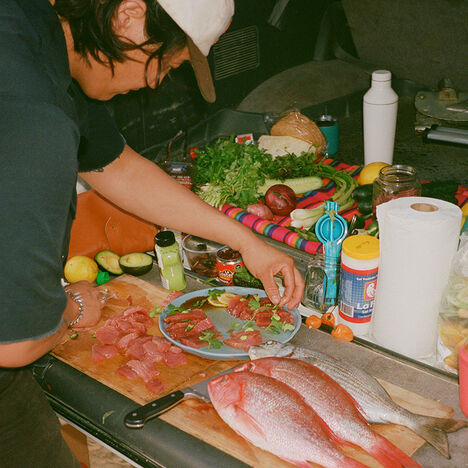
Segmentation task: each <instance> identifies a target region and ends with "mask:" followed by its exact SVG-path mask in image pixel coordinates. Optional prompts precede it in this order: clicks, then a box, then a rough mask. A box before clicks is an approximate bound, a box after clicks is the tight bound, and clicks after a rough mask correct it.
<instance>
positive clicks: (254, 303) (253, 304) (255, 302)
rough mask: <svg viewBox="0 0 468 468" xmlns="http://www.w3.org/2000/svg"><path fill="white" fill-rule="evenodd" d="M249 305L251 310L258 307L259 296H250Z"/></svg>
mask: <svg viewBox="0 0 468 468" xmlns="http://www.w3.org/2000/svg"><path fill="white" fill-rule="evenodd" d="M249 307H250V308H251V309H252V310H256V309H258V308H259V307H260V298H259V297H258V294H255V295H253V296H252V298H251V299H250V301H249Z"/></svg>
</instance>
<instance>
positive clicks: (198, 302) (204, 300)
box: [193, 298, 206, 307]
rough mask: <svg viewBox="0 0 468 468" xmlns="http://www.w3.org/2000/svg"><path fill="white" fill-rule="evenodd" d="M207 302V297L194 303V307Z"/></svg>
mask: <svg viewBox="0 0 468 468" xmlns="http://www.w3.org/2000/svg"><path fill="white" fill-rule="evenodd" d="M205 302H206V298H204V299H200V300H199V301H196V302H194V303H193V307H201V306H202V305H203V304H204V303H205Z"/></svg>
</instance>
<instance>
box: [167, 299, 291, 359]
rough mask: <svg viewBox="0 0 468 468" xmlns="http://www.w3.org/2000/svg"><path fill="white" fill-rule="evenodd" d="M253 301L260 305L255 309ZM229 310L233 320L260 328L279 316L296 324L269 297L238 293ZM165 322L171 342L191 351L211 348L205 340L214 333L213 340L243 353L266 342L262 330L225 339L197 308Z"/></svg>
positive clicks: (288, 322)
mask: <svg viewBox="0 0 468 468" xmlns="http://www.w3.org/2000/svg"><path fill="white" fill-rule="evenodd" d="M251 300H254V302H255V304H258V306H257V307H252V303H251ZM226 310H227V311H228V312H229V314H231V315H232V316H233V317H234V318H238V319H240V320H246V321H251V322H252V323H254V324H255V325H256V326H257V327H260V328H266V327H269V326H270V325H271V323H272V318H273V316H274V315H276V316H279V321H281V322H282V323H286V324H294V317H293V316H292V315H291V314H290V313H289V312H288V311H287V310H285V309H282V308H275V306H274V305H273V304H272V303H271V301H270V300H269V299H268V298H266V297H264V298H258V296H254V295H241V294H237V295H235V296H234V297H233V298H232V299H231V300H230V301H229V303H228V305H227V307H226ZM164 323H166V324H167V327H166V329H165V331H166V332H167V333H168V334H169V336H170V337H171V338H172V339H174V340H177V341H179V342H180V343H182V344H183V345H186V346H190V347H192V348H203V347H204V346H208V345H209V343H210V340H206V339H204V338H203V335H205V336H206V333H207V332H211V333H210V335H211V340H213V339H216V340H219V341H223V342H224V344H225V345H227V346H230V347H231V348H235V349H242V350H244V351H248V350H249V348H250V347H251V346H254V345H259V344H260V343H262V341H263V339H262V336H261V334H260V330H259V329H247V330H241V331H234V330H230V332H229V333H230V336H229V337H228V338H226V339H224V337H223V335H222V334H221V333H220V332H219V330H218V329H217V328H216V326H215V325H214V323H213V322H212V320H211V319H210V318H209V317H208V316H207V315H206V314H205V312H204V311H203V310H202V309H200V308H198V307H195V308H192V309H188V310H182V311H178V312H177V313H174V314H170V315H167V317H165V318H164Z"/></svg>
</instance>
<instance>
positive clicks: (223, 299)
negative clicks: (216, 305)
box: [218, 292, 237, 305]
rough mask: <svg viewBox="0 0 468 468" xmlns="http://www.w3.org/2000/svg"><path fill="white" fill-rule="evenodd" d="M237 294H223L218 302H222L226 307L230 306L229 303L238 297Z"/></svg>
mask: <svg viewBox="0 0 468 468" xmlns="http://www.w3.org/2000/svg"><path fill="white" fill-rule="evenodd" d="M236 296H237V294H234V293H228V292H227V293H222V294H220V295H219V296H218V301H219V302H222V303H223V304H224V305H228V304H229V301H230V300H231V299H232V298H233V297H236Z"/></svg>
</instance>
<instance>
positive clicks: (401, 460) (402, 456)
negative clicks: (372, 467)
mask: <svg viewBox="0 0 468 468" xmlns="http://www.w3.org/2000/svg"><path fill="white" fill-rule="evenodd" d="M375 435H376V437H375V442H374V443H373V444H372V446H371V447H366V451H367V452H369V453H370V454H371V455H372V456H373V457H374V458H375V459H376V460H378V461H379V462H380V463H381V464H382V465H383V466H384V467H385V468H401V467H402V466H406V467H411V468H413V467H414V468H422V467H421V465H420V464H419V463H418V462H416V461H414V460H413V459H412V458H411V457H409V456H408V455H406V453H405V452H403V451H402V450H400V449H399V448H398V447H396V446H395V445H393V444H392V443H391V442H390V441H389V440H387V439H386V438H385V437H383V436H381V435H379V434H377V433H375Z"/></svg>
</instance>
